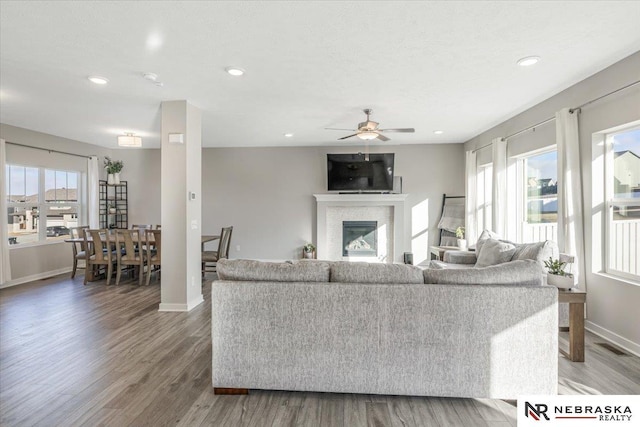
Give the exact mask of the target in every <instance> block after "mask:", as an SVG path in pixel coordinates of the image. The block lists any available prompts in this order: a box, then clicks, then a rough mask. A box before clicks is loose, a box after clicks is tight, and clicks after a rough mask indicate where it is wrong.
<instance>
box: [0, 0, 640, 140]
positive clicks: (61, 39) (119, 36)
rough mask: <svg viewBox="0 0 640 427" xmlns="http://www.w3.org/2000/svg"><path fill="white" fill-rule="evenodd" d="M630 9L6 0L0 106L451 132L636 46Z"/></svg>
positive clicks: (99, 121)
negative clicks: (368, 121)
mask: <svg viewBox="0 0 640 427" xmlns="http://www.w3.org/2000/svg"><path fill="white" fill-rule="evenodd" d="M639 21H640V2H633V1H629V2H610V1H603V2H599V1H584V2H474V1H469V2H406V3H405V2H403V3H402V4H401V3H400V2H377V1H370V2H369V1H367V2H364V1H360V2H321V1H318V2H311V1H307V2H302V1H300V2H239V1H234V2H215V3H214V2H169V1H165V2H144V1H139V2H106V1H103V2H53V1H51V2H26V1H25V2H7V1H3V2H2V3H0V102H1V103H0V121H1V122H2V123H6V124H10V125H14V126H20V127H24V128H28V129H32V130H36V131H40V132H46V133H50V134H53V135H58V136H62V137H66V138H71V139H76V140H80V141H85V142H89V143H92V144H97V145H102V146H105V147H111V148H115V147H117V144H116V135H118V134H122V133H124V132H135V133H137V134H139V135H141V136H143V141H144V147H145V148H153V147H159V146H160V103H161V102H162V101H164V100H178V99H186V100H188V101H189V102H191V103H192V104H194V105H195V106H197V107H199V108H201V109H202V114H203V134H202V137H203V138H202V141H203V145H204V146H207V147H218V146H224V147H239V146H307V145H340V144H345V145H350V144H351V145H353V144H361V143H362V142H361V141H359V140H358V139H357V138H352V140H349V141H346V142H343V141H337V138H339V137H341V136H344V135H346V133H343V132H338V131H327V130H324V129H323V128H325V127H339V128H355V126H356V124H357V123H358V122H360V121H362V119H364V114H362V112H361V110H362V109H363V108H373V110H374V113H373V116H372V119H373V120H375V121H378V122H380V124H381V127H387V128H389V127H391V128H396V127H414V128H415V129H416V132H415V133H414V134H388V135H387V136H389V137H391V138H392V140H391V141H389V142H387V143H383V142H374V143H373V144H381V145H385V144H386V145H388V144H423V143H459V142H464V141H466V140H468V139H470V138H472V137H473V136H475V135H477V134H479V133H481V132H483V131H485V130H487V129H489V128H491V127H493V126H494V125H496V124H499V123H501V122H502V121H504V120H506V119H508V118H510V117H512V116H513V115H515V114H517V113H519V112H521V111H524V110H525V109H527V108H529V107H531V106H533V105H535V104H537V103H539V102H540V101H542V100H544V99H546V98H548V97H550V96H552V95H554V94H555V93H557V92H559V91H561V90H563V89H565V88H567V87H569V86H571V85H573V84H575V83H577V82H579V81H580V80H583V79H584V78H586V77H588V76H590V75H592V74H594V73H596V72H598V71H600V70H602V69H603V68H606V67H607V66H609V65H611V64H613V63H615V62H617V61H619V60H620V59H622V58H624V57H626V56H629V55H630V54H632V53H634V52H636V51H638V50H640V25H638V22H639ZM529 55H538V56H540V57H541V58H542V59H541V61H540V62H539V63H538V64H537V65H535V66H533V67H527V68H525V67H519V66H517V65H516V61H517V60H518V59H520V58H522V57H525V56H529ZM227 66H238V67H241V68H243V69H245V70H246V73H245V75H244V76H242V77H232V76H230V75H229V74H227V73H226V72H225V71H224V69H225V67H227ZM144 72H153V73H156V74H157V75H158V78H159V80H161V81H162V82H163V83H164V87H162V88H160V87H157V86H156V85H154V84H153V83H152V82H149V81H147V80H145V79H143V78H142V74H143V73H144ZM90 75H100V76H104V77H107V78H108V79H109V80H110V82H109V84H107V85H105V86H98V85H95V84H93V83H91V82H89V81H88V80H87V77H88V76H90ZM435 130H443V131H444V134H442V135H434V133H433V131H435ZM284 133H293V134H294V136H293V137H291V138H285V137H284V136H283V134H284Z"/></svg>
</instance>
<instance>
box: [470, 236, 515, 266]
mask: <svg viewBox="0 0 640 427" xmlns="http://www.w3.org/2000/svg"><path fill="white" fill-rule="evenodd" d="M515 252H516V247H515V245H513V244H511V243H507V242H502V241H500V240H495V239H488V240H487V241H486V242H485V243H484V244H483V245H482V248H481V249H480V252H479V253H478V261H477V262H476V267H488V266H490V265H496V264H502V263H504V262H507V261H511V257H513V254H514V253H515Z"/></svg>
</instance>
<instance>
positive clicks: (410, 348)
mask: <svg viewBox="0 0 640 427" xmlns="http://www.w3.org/2000/svg"><path fill="white" fill-rule="evenodd" d="M491 268H493V269H494V271H490V272H489V273H486V269H491ZM496 268H497V269H498V271H495V269H496ZM217 269H218V276H219V280H216V281H215V282H214V283H213V285H212V296H211V299H212V340H213V365H212V368H213V369H212V380H213V386H214V387H215V388H225V389H274V390H297V391H320V392H337V393H368V394H391V395H394V394H398V395H423V396H455V397H486V398H511V399H512V398H516V397H517V396H519V395H523V394H555V393H556V392H557V381H558V377H557V364H558V355H557V351H558V336H557V330H558V318H557V313H558V310H557V298H558V297H557V289H556V288H554V287H549V286H543V285H542V280H541V273H540V268H539V265H538V264H537V263H535V262H534V261H516V262H510V263H507V264H505V265H504V266H502V267H500V266H493V267H486V268H484V269H483V268H476V269H473V270H474V272H470V271H469V270H457V272H451V271H448V273H449V275H447V274H445V273H443V271H442V270H440V271H438V270H425V271H422V270H421V269H419V268H416V267H413V266H408V265H397V264H396V265H394V264H368V263H347V262H324V261H297V262H296V261H294V262H282V263H268V262H259V261H250V260H226V259H224V260H220V261H219V262H218V266H217ZM478 271H480V274H479V275H477V280H473V278H472V277H471V276H468V274H478ZM483 272H484V273H483ZM451 274H459V275H461V276H460V277H458V278H456V279H455V280H454V279H452V281H451V282H453V283H467V284H450V283H449V284H448V283H447V282H448V280H447V277H449V278H451V277H452V276H451ZM465 274H466V275H465ZM433 282H438V283H433Z"/></svg>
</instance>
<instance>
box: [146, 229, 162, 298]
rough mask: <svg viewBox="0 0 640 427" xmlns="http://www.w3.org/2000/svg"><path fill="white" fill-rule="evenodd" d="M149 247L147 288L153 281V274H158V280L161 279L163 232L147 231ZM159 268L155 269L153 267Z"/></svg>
mask: <svg viewBox="0 0 640 427" xmlns="http://www.w3.org/2000/svg"><path fill="white" fill-rule="evenodd" d="M145 235H146V239H145V240H146V246H147V256H146V261H147V286H149V282H150V281H151V273H153V272H154V271H155V272H156V280H158V278H159V277H160V266H161V264H162V230H146V231H145ZM154 266H155V267H158V268H156V269H154V268H153V267H154Z"/></svg>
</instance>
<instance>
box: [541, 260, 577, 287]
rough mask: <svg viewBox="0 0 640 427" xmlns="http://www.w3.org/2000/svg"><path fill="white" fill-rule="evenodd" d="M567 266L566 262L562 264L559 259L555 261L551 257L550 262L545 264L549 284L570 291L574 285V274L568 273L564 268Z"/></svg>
mask: <svg viewBox="0 0 640 427" xmlns="http://www.w3.org/2000/svg"><path fill="white" fill-rule="evenodd" d="M566 265H567V263H566V262H561V261H560V260H559V259H553V258H552V257H549V260H548V261H545V262H544V266H545V267H547V272H548V273H549V274H547V284H548V285H552V286H555V287H557V288H560V289H570V288H572V287H573V285H574V281H573V274H571V273H567V272H566V271H565V270H564V268H565V266H566Z"/></svg>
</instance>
